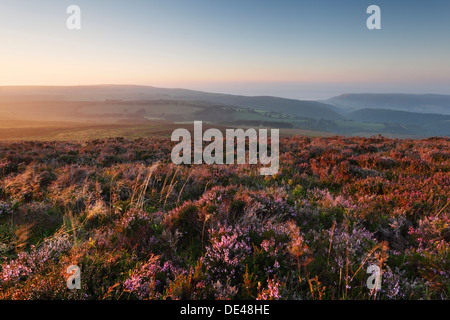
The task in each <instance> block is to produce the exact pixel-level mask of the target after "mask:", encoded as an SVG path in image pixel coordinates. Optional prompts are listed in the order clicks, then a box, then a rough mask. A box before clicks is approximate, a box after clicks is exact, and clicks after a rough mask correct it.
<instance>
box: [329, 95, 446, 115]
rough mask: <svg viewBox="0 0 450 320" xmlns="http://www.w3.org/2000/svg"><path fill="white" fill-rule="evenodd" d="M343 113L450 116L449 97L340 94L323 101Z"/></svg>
mask: <svg viewBox="0 0 450 320" xmlns="http://www.w3.org/2000/svg"><path fill="white" fill-rule="evenodd" d="M325 102H326V103H328V104H332V105H334V106H336V107H339V108H341V109H342V110H344V111H352V110H357V109H387V110H398V111H407V112H417V113H433V114H446V115H450V95H439V94H342V95H340V96H337V97H333V98H331V99H328V100H326V101H325Z"/></svg>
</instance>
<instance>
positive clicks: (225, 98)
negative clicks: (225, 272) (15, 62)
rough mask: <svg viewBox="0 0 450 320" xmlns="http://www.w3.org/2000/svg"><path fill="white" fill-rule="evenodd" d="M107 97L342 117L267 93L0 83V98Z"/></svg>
mask: <svg viewBox="0 0 450 320" xmlns="http://www.w3.org/2000/svg"><path fill="white" fill-rule="evenodd" d="M107 99H117V100H155V99H172V100H173V99H175V100H192V101H209V102H214V103H218V104H223V105H232V106H235V107H239V108H252V109H258V110H264V111H274V112H280V113H286V114H291V115H295V116H301V117H306V118H312V119H324V120H340V119H343V118H344V117H343V116H342V115H340V114H339V113H338V110H337V108H336V107H334V106H333V105H331V104H326V103H322V102H317V101H304V100H295V99H286V98H278V97H271V96H257V97H250V96H241V95H231V94H222V93H209V92H202V91H195V90H188V89H167V88H156V87H150V86H138V85H91V86H11V87H0V101H8V100H9V101H11V100H14V101H17V100H26V101H48V100H64V101H104V100H107Z"/></svg>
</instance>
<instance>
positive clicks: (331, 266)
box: [0, 124, 450, 300]
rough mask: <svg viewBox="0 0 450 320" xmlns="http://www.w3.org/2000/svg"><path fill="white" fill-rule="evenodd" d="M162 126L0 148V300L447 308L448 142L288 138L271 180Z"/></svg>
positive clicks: (252, 167)
mask: <svg viewBox="0 0 450 320" xmlns="http://www.w3.org/2000/svg"><path fill="white" fill-rule="evenodd" d="M105 126H106V125H105ZM109 126H111V125H109ZM157 126H158V125H157V124H154V125H153V127H152V125H150V126H147V127H148V128H150V129H149V130H150V131H151V133H152V136H153V137H154V138H151V139H149V138H137V136H140V135H142V134H143V133H142V132H140V130H141V129H142V130H145V128H146V126H142V128H140V129H139V130H137V129H136V130H137V131H139V132H140V134H139V135H137V136H133V132H128V133H127V132H124V131H123V130H125V131H126V130H131V128H130V127H127V126H120V125H117V128H111V127H107V128H106V127H105V128H103V129H104V131H103V133H104V136H102V135H100V136H98V135H99V132H97V131H95V130H103V129H102V128H99V127H98V125H96V126H95V127H92V128H90V127H89V125H88V124H86V127H85V128H84V129H83V130H84V132H85V134H84V135H81V136H80V135H78V139H72V138H73V137H74V136H76V135H75V134H73V132H71V131H70V129H67V126H64V127H63V128H61V130H66V131H65V132H64V131H62V132H59V131H58V132H57V133H55V132H54V131H52V132H42V129H39V128H37V129H36V130H37V131H39V130H41V132H40V133H39V132H38V133H39V134H40V136H39V137H40V139H36V140H41V141H21V142H19V141H17V142H14V141H3V142H0V253H1V254H0V256H1V258H0V259H1V260H0V299H88V300H89V299H124V300H127V299H289V300H293V299H336V300H338V299H449V298H450V259H449V258H450V257H449V253H450V247H449V242H450V226H449V210H450V206H449V199H448V195H449V193H450V175H449V169H450V153H449V150H450V139H448V138H429V139H425V140H397V139H388V138H383V137H381V136H379V137H371V138H356V137H337V136H335V137H300V136H283V137H282V138H281V141H280V171H279V173H278V174H276V175H275V176H261V175H259V168H258V166H255V165H229V166H225V165H223V166H219V165H213V166H206V165H192V166H176V165H174V164H172V163H171V161H170V153H171V149H172V146H173V143H171V142H170V140H169V138H168V137H167V133H168V132H170V130H169V129H170V128H171V127H169V129H168V127H167V126H163V125H161V126H160V127H157ZM173 126H176V125H173ZM127 128H128V129H127ZM111 129H113V131H111ZM30 130H31V129H30ZM73 130H75V131H76V132H77V133H79V132H81V131H80V127H79V126H76V128H75V129H73ZM90 130H94V131H90ZM114 130H116V131H114ZM286 130H295V129H286ZM150 131H149V132H150ZM135 132H136V131H135ZM155 132H160V134H154V133H155ZM292 133H294V132H292ZM39 134H38V135H39ZM114 134H117V135H125V136H128V137H129V138H114V137H111V136H112V135H114ZM153 134H154V135H153ZM55 135H57V136H58V137H59V138H58V139H56V140H61V141H55V139H53V138H54V137H55ZM95 135H97V137H98V138H97V139H93V138H92V137H93V136H95ZM108 137H111V138H108ZM46 138H48V140H53V141H51V142H50V141H45V140H46ZM50 138H51V139H50ZM133 138H137V139H133ZM83 139H87V140H83ZM13 140H14V139H13ZM64 140H73V141H64ZM75 140H76V141H75ZM71 265H77V266H79V267H80V269H81V290H69V289H67V285H66V282H67V279H68V277H69V275H68V274H67V273H66V271H67V268H68V267H69V266H71ZM373 265H376V266H378V267H379V268H380V270H381V289H380V290H379V291H376V290H374V289H372V290H370V289H369V288H368V287H367V280H368V278H369V276H370V274H369V273H367V270H368V268H369V266H373Z"/></svg>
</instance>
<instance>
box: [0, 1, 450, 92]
mask: <svg viewBox="0 0 450 320" xmlns="http://www.w3.org/2000/svg"><path fill="white" fill-rule="evenodd" d="M71 4H76V5H78V6H80V8H81V21H82V29H81V30H68V29H67V28H66V19H67V17H68V15H67V14H66V9H67V7H68V6H69V5H71ZM371 4H377V5H379V6H380V7H381V10H382V29H381V30H373V31H371V30H368V29H367V28H366V19H367V17H368V15H367V14H366V9H367V7H368V6H369V5H371ZM449 16H450V3H449V2H448V1H439V0H434V1H403V0H402V1H395V3H393V2H392V1H386V0H376V1H372V0H371V1H365V0H363V1H357V0H349V1H345V2H337V1H331V0H321V1H314V2H311V1H278V2H274V1H261V0H260V1H255V0H241V1H237V0H231V1H206V0H191V1H171V2H169V1H162V0H154V1H143V0H135V1H132V2H130V1H123V0H113V1H111V0H109V1H105V0H96V1H87V0H75V1H66V0H63V1H58V2H55V1H50V0H43V1H39V3H38V4H37V3H32V4H30V3H29V2H28V1H25V0H15V1H7V0H0V39H1V41H2V50H0V70H1V72H0V85H91V84H136V85H149V86H156V87H172V88H173V87H178V88H187V89H194V90H203V91H212V92H222V93H230V94H243V95H273V96H280V97H288V98H298V99H326V98H329V97H331V96H334V95H338V94H340V93H362V92H364V93H371V92H373V93H378V92H379V93H394V92H395V93H397V92H402V93H441V94H450V63H449V62H448V57H449V56H450V41H449V40H450V39H449V37H450V36H449V35H450V19H449V18H448V17H449Z"/></svg>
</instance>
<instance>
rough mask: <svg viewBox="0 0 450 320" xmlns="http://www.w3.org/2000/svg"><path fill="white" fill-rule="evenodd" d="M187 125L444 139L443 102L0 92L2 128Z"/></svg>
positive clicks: (145, 89) (446, 115) (106, 89)
mask: <svg viewBox="0 0 450 320" xmlns="http://www.w3.org/2000/svg"><path fill="white" fill-rule="evenodd" d="M194 120H201V121H205V122H209V123H214V124H216V125H225V126H241V127H245V126H247V127H255V126H257V127H264V126H266V127H272V128H285V129H289V130H291V129H292V130H301V132H318V133H320V134H324V133H326V134H337V135H360V136H371V135H375V134H383V135H387V136H391V137H393V136H396V137H414V138H423V137H430V136H450V96H447V95H410V94H345V95H340V96H338V97H334V98H332V99H329V100H327V101H322V102H320V101H305V100H295V99H285V98H279V97H272V96H255V97H250V96H242V95H231V94H221V93H209V92H202V91H194V90H187V89H167V88H156V87H150V86H135V85H96V86H21V87H13V86H9V87H1V86H0V122H2V121H3V123H5V121H9V123H12V122H11V121H28V122H27V123H29V121H41V122H42V121H44V122H46V121H47V122H48V121H56V122H58V123H63V124H64V123H68V122H80V123H91V124H94V123H100V124H102V125H103V124H108V125H111V124H114V125H115V124H124V123H126V124H130V125H132V124H133V123H134V124H139V125H141V124H145V123H153V122H155V121H156V122H158V121H159V122H161V123H162V122H164V123H165V124H166V123H169V122H170V123H180V122H181V123H184V122H192V121H194ZM39 125H41V124H39Z"/></svg>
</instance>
